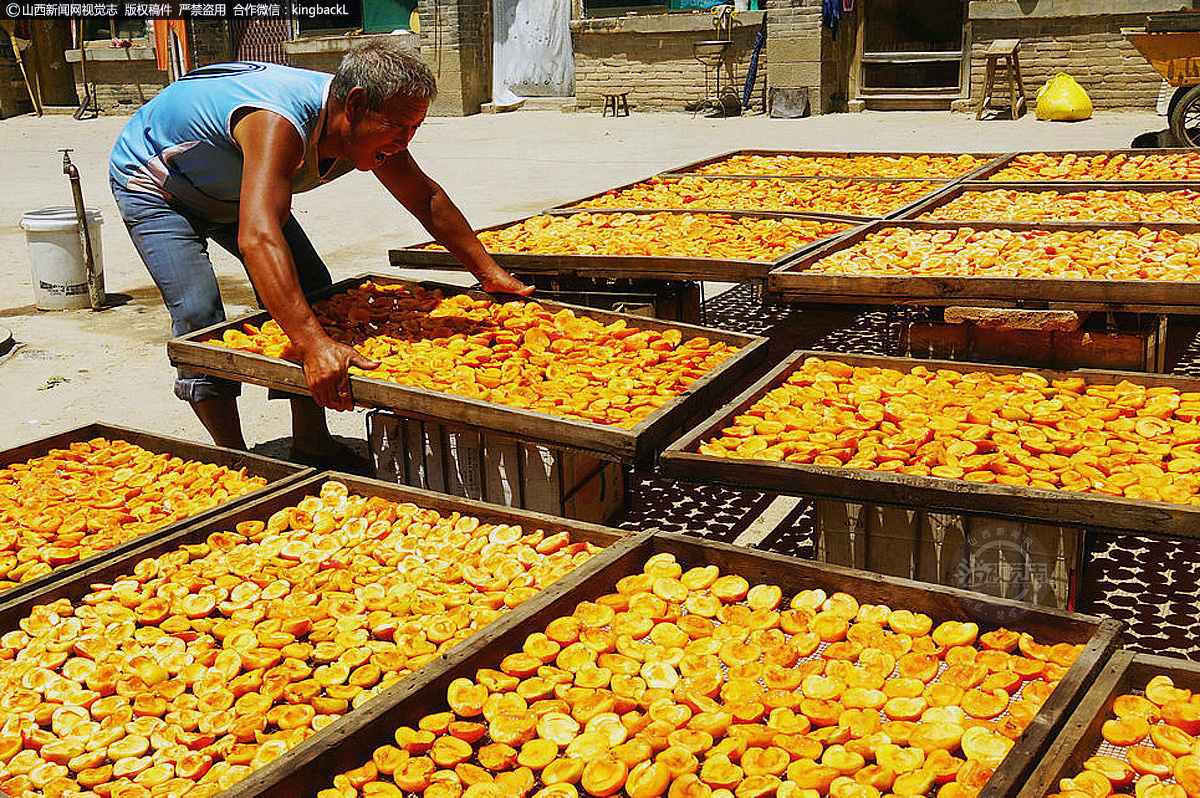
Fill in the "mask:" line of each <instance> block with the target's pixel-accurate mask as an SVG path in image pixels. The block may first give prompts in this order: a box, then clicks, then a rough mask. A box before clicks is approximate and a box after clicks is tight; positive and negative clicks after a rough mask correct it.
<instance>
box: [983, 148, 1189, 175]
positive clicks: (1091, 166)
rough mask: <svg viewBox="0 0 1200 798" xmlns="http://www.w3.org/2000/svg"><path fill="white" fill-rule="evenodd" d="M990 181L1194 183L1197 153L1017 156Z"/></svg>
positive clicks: (1042, 153) (1033, 153)
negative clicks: (1152, 181) (1175, 181)
mask: <svg viewBox="0 0 1200 798" xmlns="http://www.w3.org/2000/svg"><path fill="white" fill-rule="evenodd" d="M989 179H991V180H1015V181H1021V180H1100V181H1104V180H1197V179H1200V153H1197V152H1169V153H1158V152H1154V153H1134V154H1129V153H1121V152H1115V153H1100V154H1097V155H1087V154H1083V153H1079V154H1075V153H1067V154H1065V155H1056V154H1051V153H1045V152H1029V153H1025V154H1023V155H1018V156H1017V157H1015V158H1014V159H1013V160H1012V161H1010V162H1009V163H1008V164H1007V165H1005V166H1004V168H1002V169H1001V170H1000V171H998V172H996V173H995V174H993V175H992V176H991V178H989Z"/></svg>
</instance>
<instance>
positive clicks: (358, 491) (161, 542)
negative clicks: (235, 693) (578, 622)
mask: <svg viewBox="0 0 1200 798" xmlns="http://www.w3.org/2000/svg"><path fill="white" fill-rule="evenodd" d="M310 474H311V472H310ZM327 479H336V480H337V481H339V482H342V483H344V484H345V485H346V487H347V488H349V490H350V493H351V494H353V495H357V496H364V497H372V496H379V497H382V498H384V499H387V500H389V501H394V502H401V503H402V502H412V503H413V504H416V505H418V506H420V507H422V508H426V509H431V510H436V511H437V512H439V513H441V514H443V515H448V514H451V513H455V512H459V513H462V514H463V515H472V516H475V517H476V518H478V519H479V520H480V521H482V522H484V523H496V524H515V525H519V526H522V527H524V528H525V529H526V530H528V531H532V530H535V529H544V530H545V531H546V532H547V533H548V534H552V533H555V532H558V531H567V532H569V533H570V535H571V540H572V542H588V543H593V544H596V545H599V546H612V545H613V544H618V545H619V543H620V541H621V540H622V539H623V537H624V536H625V533H624V532H622V531H620V530H616V529H610V528H608V527H602V526H596V525H594V524H588V523H584V522H582V521H568V520H564V519H562V518H554V517H551V516H548V515H543V514H541V513H535V512H530V511H528V510H517V509H512V508H508V507H500V506H497V505H494V504H485V503H483V502H478V501H472V500H470V499H461V498H456V497H452V496H447V495H445V494H441V493H433V492H431V491H425V490H418V489H416V488H408V487H400V486H397V485H392V484H390V483H385V482H380V481H378V480H374V479H363V478H361V477H354V476H350V475H348V474H338V473H323V474H316V475H310V476H309V477H307V478H306V479H304V480H302V481H299V482H295V483H293V484H291V485H288V486H286V487H283V488H281V489H278V490H275V491H273V492H271V493H268V494H265V495H263V496H261V497H259V498H258V499H256V500H255V501H253V502H249V503H246V504H243V505H241V506H239V507H237V508H235V509H231V510H229V511H227V512H224V513H220V514H217V515H215V516H212V517H210V518H208V519H207V520H205V521H203V522H201V523H193V524H191V525H188V526H185V527H183V528H181V529H178V530H176V531H175V532H174V533H172V534H171V535H169V536H166V537H160V538H158V539H157V540H155V541H153V542H151V543H146V544H144V545H142V546H140V547H139V548H136V549H130V550H129V551H126V552H123V553H122V554H121V556H118V557H109V558H107V559H106V560H105V561H104V562H100V563H94V564H93V565H92V566H91V567H89V568H87V569H84V570H81V571H79V572H78V573H76V574H75V575H74V576H73V577H72V578H70V579H60V580H58V581H56V582H54V583H52V584H49V585H44V586H42V587H41V588H40V589H38V590H36V591H32V592H30V593H27V594H26V595H25V596H23V597H21V598H19V599H15V600H8V601H4V602H3V603H0V633H3V632H8V631H11V630H14V629H18V628H19V622H20V621H21V620H22V619H23V618H25V617H27V616H28V615H29V613H30V612H31V611H32V610H33V608H34V607H35V606H38V605H42V604H48V603H50V602H53V601H56V600H58V599H62V598H66V599H68V600H70V601H71V602H73V603H74V602H78V601H79V600H80V599H81V598H82V597H83V596H85V595H87V594H88V593H90V592H91V591H92V585H93V584H94V583H111V582H113V581H114V580H116V579H119V578H121V577H122V576H124V575H126V574H129V573H130V572H131V571H132V569H133V568H134V566H136V565H137V563H138V562H140V561H142V560H144V559H147V558H152V557H158V556H160V555H162V554H166V553H168V552H172V551H176V550H178V549H179V548H180V547H181V546H185V545H191V544H196V543H203V542H205V540H207V538H208V536H209V535H211V534H212V533H214V532H220V531H229V530H232V529H234V528H235V527H236V526H237V524H238V523H240V522H242V521H248V520H259V521H266V520H267V519H268V518H270V517H271V515H272V514H273V513H275V512H277V511H279V510H282V509H285V508H287V507H293V506H295V505H296V504H298V503H299V502H300V501H301V500H302V499H304V498H305V497H306V496H316V495H318V494H319V492H320V488H321V485H322V484H323V483H324V482H325V481H326V480H327ZM602 555H603V552H601V554H600V555H598V556H596V557H593V558H592V560H590V561H589V562H587V563H584V564H583V565H582V566H580V567H579V568H578V569H576V572H580V571H582V572H591V571H594V570H596V569H597V568H598V567H600V566H601V564H602V563H603V560H602V559H601V556H602ZM567 581H568V580H567V579H566V578H564V579H560V580H559V581H558V582H555V583H553V584H551V585H550V586H549V587H547V588H545V589H544V590H542V591H541V592H540V593H538V594H537V595H535V596H534V597H533V598H531V599H529V600H528V601H526V602H525V603H524V604H522V605H520V607H519V608H518V609H517V610H514V611H512V612H510V613H508V614H506V615H505V616H502V617H500V618H498V619H497V620H495V621H493V622H492V623H491V624H489V625H487V626H485V627H484V628H483V629H481V630H480V631H478V632H476V633H475V635H474V636H472V637H470V638H468V639H467V640H465V641H463V642H462V643H461V644H459V645H458V646H457V647H455V648H454V649H452V650H451V651H450V652H449V653H447V654H445V655H442V656H439V657H438V658H436V659H435V660H434V661H433V662H432V663H429V664H428V665H426V666H425V667H424V668H421V669H419V670H417V671H416V672H414V673H413V674H410V675H409V676H408V677H406V678H404V679H403V680H401V682H400V684H399V685H398V686H397V687H395V688H393V689H392V690H391V691H389V693H387V694H385V696H386V695H390V694H394V693H395V692H397V691H404V690H405V689H406V687H405V685H407V684H408V682H410V681H412V680H416V681H417V682H420V681H421V680H422V677H423V676H424V678H428V674H430V673H437V672H440V671H441V669H442V668H444V667H445V663H447V662H452V661H456V659H457V658H459V657H461V653H460V650H462V651H471V650H476V649H478V648H479V647H481V646H486V643H487V641H488V640H490V639H492V638H494V637H495V636H496V634H497V627H499V628H506V627H507V626H508V625H511V623H512V621H510V620H509V618H508V615H511V614H513V613H521V612H522V611H524V610H525V607H526V605H530V609H532V610H536V609H537V607H538V606H540V605H542V604H544V603H545V602H546V601H547V600H548V599H551V598H553V597H554V596H556V595H559V594H560V593H561V592H562V588H561V587H560V585H562V584H564V583H566V582H567ZM381 698H382V697H381ZM381 703H382V702H381V701H380V700H375V701H371V702H368V703H367V704H366V705H365V706H363V707H362V708H360V709H355V710H353V711H351V712H348V713H347V714H346V715H345V716H343V717H342V718H341V719H339V720H338V721H337V722H335V723H333V724H331V725H330V726H329V727H327V728H326V729H323V730H322V731H321V732H319V733H318V734H317V735H315V736H314V738H313V741H311V742H310V743H306V744H304V745H302V746H300V747H299V748H297V749H295V750H294V751H292V752H290V753H288V754H285V755H284V756H283V757H282V758H281V759H282V760H284V761H291V758H292V757H293V756H294V755H296V754H299V753H301V752H303V751H304V750H305V749H306V748H307V747H309V746H312V745H315V746H317V747H318V748H319V747H320V746H321V745H322V744H323V743H326V742H327V741H328V740H330V739H335V740H336V739H340V738H341V737H342V736H343V735H345V734H347V733H351V732H352V731H353V730H354V729H355V728H357V727H358V726H359V725H360V724H361V722H362V721H363V720H364V719H367V718H370V717H372V716H373V715H374V714H375V713H377V712H378V709H379V707H380V705H381ZM277 761H278V760H277ZM264 770H265V769H264ZM326 775H327V776H328V775H329V774H326ZM258 777H259V774H258V773H256V774H254V775H253V776H251V777H250V778H249V779H247V780H246V781H243V782H242V783H241V784H238V785H236V786H234V787H231V788H230V789H229V790H227V791H225V792H224V793H222V794H223V795H226V796H237V795H251V794H255V793H253V792H250V791H247V790H248V788H247V787H244V786H243V785H244V784H248V783H251V782H252V781H253V780H255V779H257V778H258ZM330 778H331V776H330ZM314 792H315V791H314ZM275 794H277V795H293V794H294V793H288V792H285V793H275Z"/></svg>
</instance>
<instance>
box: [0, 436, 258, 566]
mask: <svg viewBox="0 0 1200 798" xmlns="http://www.w3.org/2000/svg"><path fill="white" fill-rule="evenodd" d="M265 484H267V481H266V480H265V479H263V478H262V477H252V476H247V474H246V469H244V468H243V469H240V470H237V471H234V470H232V469H229V468H226V467H225V466H218V465H214V464H212V463H198V462H194V461H190V460H183V459H181V458H179V457H174V456H172V455H169V454H155V453H154V452H150V451H147V450H146V449H143V448H142V447H140V446H136V445H134V444H132V443H129V442H128V441H123V440H108V439H106V438H93V439H92V440H89V441H77V442H75V443H72V444H70V445H69V446H68V447H67V448H66V449H52V450H50V452H49V453H47V454H45V455H43V456H42V457H35V458H33V459H31V460H28V461H25V462H20V463H12V464H10V465H9V466H7V467H5V468H0V590H5V589H7V588H10V587H14V586H15V585H17V584H19V583H21V582H28V581H30V580H32V579H37V578H39V577H42V576H45V575H46V574H49V573H50V572H51V571H53V570H54V569H55V568H59V567H61V566H63V565H67V564H69V563H73V562H76V561H78V560H83V559H87V558H88V557H91V556H92V555H94V554H97V553H99V552H101V551H104V550H105V549H110V548H112V547H113V546H116V545H119V544H121V543H124V542H125V541H127V540H131V539H133V538H135V537H137V536H139V535H144V534H145V533H147V532H150V531H152V530H154V529H158V528H159V527H163V526H166V525H167V524H170V523H173V522H175V521H178V520H179V519H181V518H186V517H188V516H190V515H195V514H197V513H199V512H202V511H204V510H207V509H209V508H211V507H214V506H216V505H218V504H220V503H221V502H223V501H226V500H227V499H231V498H235V497H237V496H241V495H243V494H246V493H249V492H250V491H252V490H256V489H258V488H261V487H262V486H263V485H265Z"/></svg>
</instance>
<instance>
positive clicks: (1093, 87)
mask: <svg viewBox="0 0 1200 798" xmlns="http://www.w3.org/2000/svg"><path fill="white" fill-rule="evenodd" d="M1037 5H1041V6H1043V7H1044V8H1042V9H1041V10H1040V13H1043V14H1049V13H1054V12H1055V11H1056V10H1058V11H1060V12H1066V11H1070V10H1075V11H1080V12H1088V11H1090V12H1096V11H1104V10H1111V9H1116V8H1120V7H1121V6H1122V4H1119V3H1115V4H1114V3H1100V2H1091V3H1088V2H1079V3H1075V4H1069V3H1066V2H1064V0H1060V2H1059V3H1058V4H1057V8H1056V4H1049V3H1045V2H1043V3H1041V4H1037ZM1037 5H1035V6H1034V9H1035V11H1034V13H1039V12H1038V11H1037ZM1133 5H1138V4H1137V3H1130V4H1129V5H1126V6H1125V7H1126V8H1129V7H1132V6H1133ZM1155 5H1156V4H1149V5H1148V6H1147V7H1146V8H1144V9H1141V10H1139V11H1138V13H1126V14H1122V13H1081V14H1077V15H1074V16H1057V17H1056V16H1033V15H1027V16H1026V15H1019V14H1018V15H1011V14H1006V13H1005V10H1006V9H1009V8H1012V7H1014V6H1017V3H1016V2H1013V1H1012V0H991V1H990V2H973V3H971V17H972V19H971V99H972V100H973V101H974V102H978V100H979V98H980V97H982V96H983V74H984V64H985V59H984V56H983V53H984V51H985V50H986V49H987V46H988V45H989V44H990V43H991V42H992V41H993V40H995V39H1020V40H1021V45H1020V49H1019V51H1018V55H1019V57H1020V61H1021V74H1022V77H1023V78H1024V83H1025V92H1026V94H1027V95H1029V98H1030V100H1031V108H1032V101H1033V100H1034V99H1035V98H1036V95H1037V91H1038V89H1040V88H1041V87H1042V86H1043V85H1045V83H1046V81H1048V80H1050V79H1051V78H1053V77H1054V76H1055V75H1056V74H1057V73H1059V72H1066V73H1067V74H1069V75H1071V77H1073V78H1075V80H1076V81H1078V82H1079V85H1080V86H1082V87H1083V89H1084V91H1086V92H1087V93H1088V96H1089V97H1090V98H1091V100H1092V105H1093V107H1095V108H1153V107H1154V105H1155V103H1156V102H1157V100H1158V92H1159V89H1160V87H1161V85H1162V77H1161V76H1160V75H1159V74H1158V73H1157V72H1156V71H1155V70H1154V68H1153V67H1151V66H1150V63H1149V62H1148V61H1146V59H1145V58H1144V57H1142V55H1141V54H1140V53H1138V51H1137V50H1136V49H1135V48H1134V47H1133V45H1132V44H1130V43H1129V42H1128V41H1127V40H1126V39H1125V37H1124V36H1122V35H1121V32H1120V29H1121V28H1122V27H1139V26H1142V25H1145V22H1146V13H1147V12H1148V11H1152V10H1166V8H1157V9H1155V8H1154V7H1153V6H1155ZM1166 5H1172V4H1171V3H1167V4H1166ZM1180 5H1188V3H1184V2H1176V3H1174V6H1175V7H1176V8H1177V7H1179V6H1180ZM1001 96H1004V93H1003V92H1001Z"/></svg>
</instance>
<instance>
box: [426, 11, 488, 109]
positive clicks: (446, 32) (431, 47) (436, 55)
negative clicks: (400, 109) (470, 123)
mask: <svg viewBox="0 0 1200 798" xmlns="http://www.w3.org/2000/svg"><path fill="white" fill-rule="evenodd" d="M417 11H418V13H419V14H420V18H421V57H422V58H424V59H425V62H426V63H427V64H429V66H430V68H431V69H432V70H433V74H434V77H435V78H437V82H438V97H437V99H436V100H435V101H434V103H433V105H432V106H430V109H429V112H430V114H432V115H434V116H463V115H465V114H474V113H478V111H479V108H480V106H481V105H483V103H485V102H488V101H489V100H490V99H491V96H492V6H491V2H490V0H419V2H418V6H417Z"/></svg>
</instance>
